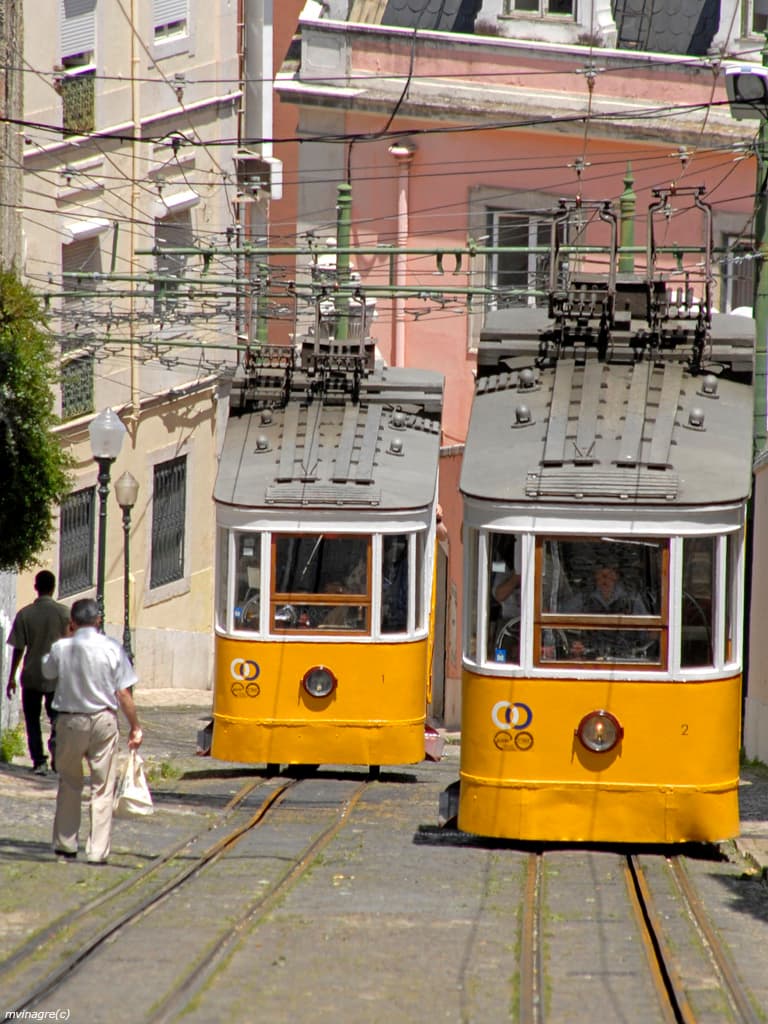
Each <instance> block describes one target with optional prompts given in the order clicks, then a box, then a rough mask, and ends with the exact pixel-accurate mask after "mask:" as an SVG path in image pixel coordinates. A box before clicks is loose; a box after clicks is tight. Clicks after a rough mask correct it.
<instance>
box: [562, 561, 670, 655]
mask: <svg viewBox="0 0 768 1024" xmlns="http://www.w3.org/2000/svg"><path fill="white" fill-rule="evenodd" d="M568 611H570V612H573V613H575V614H581V615H632V616H635V615H648V608H647V606H646V604H645V601H644V600H643V598H642V597H641V595H640V594H639V593H638V592H637V591H636V590H632V589H630V587H629V586H627V585H626V583H625V582H624V580H623V579H622V576H621V572H620V570H619V566H618V564H617V563H616V562H612V561H599V562H597V563H596V564H595V568H594V580H593V586H592V589H591V590H589V591H587V592H586V593H582V594H579V595H577V596H576V597H575V598H574V600H573V602H572V603H571V605H570V606H569V608H568ZM569 632H570V631H569ZM650 639H651V638H650V637H649V635H648V633H647V632H646V631H644V630H635V629H615V628H614V629H594V628H590V629H584V630H578V631H574V632H572V633H571V635H570V637H569V640H568V657H570V658H576V659H585V660H588V661H594V660H600V661H603V660H610V661H613V660H615V661H623V660H631V661H637V660H645V655H646V654H647V651H646V648H647V646H648V644H649V642H650ZM549 645H550V648H551V640H550V641H549ZM543 653H544V657H545V658H546V657H552V656H553V654H554V652H551V653H549V654H548V652H547V638H545V648H544V652H543Z"/></svg>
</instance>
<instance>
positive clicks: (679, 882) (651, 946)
mask: <svg viewBox="0 0 768 1024" xmlns="http://www.w3.org/2000/svg"><path fill="white" fill-rule="evenodd" d="M647 863H648V862H647V858H644V857H642V856H637V855H630V856H628V857H627V869H626V870H627V886H628V889H629V891H630V894H631V896H632V897H633V904H634V905H635V907H636V910H637V913H638V918H639V920H642V922H643V925H644V927H643V928H642V929H641V933H642V935H643V939H644V941H645V943H646V950H647V952H648V959H649V963H650V964H651V970H652V973H653V975H654V980H655V982H656V983H657V990H658V993H659V1001H660V1005H661V1006H662V1008H663V1010H664V1012H665V1017H666V1019H667V1020H669V1021H671V1022H673V1024H697V1021H698V1020H699V1019H700V1014H699V1012H698V1011H697V1009H696V1006H695V1002H694V998H693V996H692V995H690V994H689V988H690V986H689V981H688V978H689V977H690V971H686V967H685V965H684V964H683V963H682V962H681V958H680V957H679V956H678V954H677V953H676V952H674V947H673V943H672V941H671V936H670V933H669V927H668V925H667V924H666V922H665V915H664V914H662V913H661V911H660V909H659V901H658V899H657V897H656V895H655V891H654V886H653V885H651V884H649V882H648V878H647V872H646V869H645V868H644V865H645V864H647ZM660 863H663V864H664V865H665V869H666V872H667V877H668V879H669V881H670V883H671V885H672V886H673V888H674V892H675V895H676V898H677V900H678V901H679V904H680V906H681V908H682V909H683V911H684V913H685V914H686V915H687V916H688V918H689V919H690V921H691V922H692V923H693V925H694V928H695V931H696V933H697V934H698V936H699V938H700V946H699V963H700V970H701V971H702V973H704V972H706V971H707V969H708V970H709V972H710V976H711V977H712V979H713V980H714V981H715V982H716V984H717V987H718V990H719V991H720V992H721V993H722V995H723V996H724V997H725V999H726V1000H727V1003H728V1007H729V1011H730V1018H729V1019H730V1020H732V1021H734V1022H736V1024H760V1022H761V1020H762V1019H763V1018H762V1017H760V1016H758V1014H757V1012H756V1011H755V1009H754V1008H753V1007H752V1004H751V1003H750V1000H749V994H748V992H747V990H746V988H745V986H744V984H743V983H742V981H741V979H740V977H739V974H738V972H737V970H736V968H735V966H734V964H733V962H732V959H731V955H730V953H729V951H728V948H727V947H726V945H725V943H724V942H723V941H722V940H721V938H720V936H719V935H718V933H717V931H716V930H715V928H714V927H713V925H712V922H711V921H710V918H709V915H708V914H707V912H706V910H705V908H704V905H703V903H702V901H701V900H700V898H699V896H698V893H697V892H696V889H695V888H694V886H693V884H692V883H691V880H690V878H689V877H688V873H687V871H686V869H685V860H684V858H683V857H682V856H680V855H679V854H675V855H672V856H667V857H665V858H663V860H662V859H661V858H654V868H656V867H657V866H658V865H659V864H660Z"/></svg>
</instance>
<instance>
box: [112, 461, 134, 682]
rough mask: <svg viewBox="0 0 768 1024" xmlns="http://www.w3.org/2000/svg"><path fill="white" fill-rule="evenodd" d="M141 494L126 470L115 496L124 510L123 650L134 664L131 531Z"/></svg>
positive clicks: (116, 488)
mask: <svg viewBox="0 0 768 1024" xmlns="http://www.w3.org/2000/svg"><path fill="white" fill-rule="evenodd" d="M138 496H139V482H138V480H136V478H135V477H134V476H132V475H131V474H130V473H128V472H126V473H123V475H122V476H121V477H120V479H119V480H118V481H117V483H116V484H115V497H116V498H117V503H118V505H119V506H120V508H121V509H122V510H123V650H124V651H125V653H126V655H127V656H128V660H129V661H130V662H131V664H133V647H132V645H131V621H130V598H131V584H130V575H129V569H130V531H131V510H132V509H133V506H134V505H135V504H136V499H137V498H138Z"/></svg>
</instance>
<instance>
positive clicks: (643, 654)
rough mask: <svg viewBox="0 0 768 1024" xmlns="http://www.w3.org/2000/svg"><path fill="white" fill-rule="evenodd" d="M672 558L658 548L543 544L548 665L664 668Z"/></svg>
mask: <svg viewBox="0 0 768 1024" xmlns="http://www.w3.org/2000/svg"><path fill="white" fill-rule="evenodd" d="M666 554H667V548H666V542H664V541H657V540H640V539H632V540H629V539H626V540H622V539H621V538H600V539H597V538H584V539H568V540H561V539H554V538H551V539H546V538H545V539H542V540H541V541H539V545H538V565H539V572H540V581H541V583H540V593H539V602H538V603H539V607H540V615H539V617H538V622H537V638H538V639H539V643H540V650H541V655H540V657H541V660H542V661H563V660H569V661H588V662H604V661H611V662H623V663H631V664H637V663H645V664H648V665H658V664H659V663H660V662H661V660H662V657H663V656H665V652H666V630H665V629H664V628H662V627H663V626H665V622H664V617H663V611H664V609H663V601H662V595H663V592H664V590H663V578H664V566H665V564H666ZM632 620H636V621H632Z"/></svg>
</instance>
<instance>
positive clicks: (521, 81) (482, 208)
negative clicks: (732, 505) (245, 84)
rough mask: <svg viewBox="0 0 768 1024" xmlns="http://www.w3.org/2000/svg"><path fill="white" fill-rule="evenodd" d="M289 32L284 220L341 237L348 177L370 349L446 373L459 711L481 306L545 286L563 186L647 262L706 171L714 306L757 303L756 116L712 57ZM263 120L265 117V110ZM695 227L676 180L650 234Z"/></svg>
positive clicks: (447, 36) (355, 27) (450, 689)
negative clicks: (290, 195)
mask: <svg viewBox="0 0 768 1024" xmlns="http://www.w3.org/2000/svg"><path fill="white" fill-rule="evenodd" d="M505 28H506V30H507V32H509V26H508V25H506V26H505ZM300 40H301V45H300V50H298V49H297V50H296V52H292V53H291V54H290V55H289V57H288V58H287V59H286V61H285V62H284V63H283V66H282V69H281V72H280V74H279V75H278V79H277V82H276V90H277V91H278V93H279V95H280V97H281V99H282V101H283V105H285V106H288V107H289V109H290V110H291V111H292V116H293V117H295V116H296V114H295V112H296V111H298V118H297V122H296V123H297V131H298V137H299V139H300V140H301V142H300V144H299V147H298V158H297V167H296V218H297V225H296V226H297V235H298V237H299V238H300V239H302V238H311V239H317V240H320V241H321V242H326V243H327V241H328V239H332V238H333V237H334V236H335V233H336V216H337V215H336V199H337V189H338V185H339V184H340V183H341V182H345V183H347V184H348V185H349V186H350V188H351V196H352V208H351V237H350V248H351V249H354V250H357V251H355V252H353V253H352V254H351V257H350V259H351V263H352V265H353V267H354V270H355V271H356V272H357V273H358V274H359V275H360V282H361V287H362V290H363V293H364V294H365V295H366V296H371V297H375V299H376V310H377V315H376V319H375V321H374V323H373V327H372V330H371V333H372V334H373V336H374V337H375V339H376V342H377V347H378V351H379V353H380V355H381V357H382V358H383V359H385V360H386V361H387V362H388V363H390V364H393V365H394V364H402V365H408V366H419V367H428V368H436V369H439V370H441V371H442V372H443V373H444V374H445V377H446V403H445V415H444V420H443V459H442V466H441V501H442V505H443V508H444V511H445V517H446V522H447V524H448V528H449V534H450V556H449V562H448V578H447V584H446V593H445V595H444V596H445V600H446V636H445V679H444V694H443V697H444V699H443V708H442V710H443V715H444V722H445V724H446V725H447V726H453V725H456V724H457V723H458V721H459V715H460V706H459V704H460V696H459V694H460V684H459V681H460V675H461V640H460V622H461V613H462V609H461V593H462V586H461V578H462V550H461V544H462V529H461V527H462V524H461V501H460V495H459V491H458V479H459V470H460V466H461V457H462V446H463V441H464V438H465V434H466V428H467V423H468V418H469V411H470V405H471V401H472V394H473V387H474V374H475V366H476V355H477V345H478V342H479V340H480V336H481V333H482V331H483V328H484V324H485V322H486V318H487V317H488V316H489V314H491V313H493V312H495V311H497V310H498V309H500V308H503V307H506V306H510V307H512V308H514V307H515V306H516V305H517V306H520V305H523V306H525V305H528V306H530V305H537V304H541V303H544V304H546V301H547V300H546V267H547V257H546V252H544V251H542V250H543V249H544V248H545V247H546V245H547V244H548V241H549V238H550V230H551V229H550V223H551V217H550V213H551V211H552V210H553V209H554V208H555V207H556V206H557V203H558V201H559V199H560V198H561V197H564V198H567V199H571V200H573V199H576V198H577V197H581V198H582V199H583V200H585V201H609V202H610V203H611V204H612V205H613V208H614V209H615V210H616V212H617V214H618V213H619V209H620V205H621V202H620V201H621V199H622V196H624V201H625V205H624V213H625V229H624V230H625V231H626V232H628V234H625V235H624V236H623V237H624V238H625V239H627V238H630V239H632V249H631V252H630V251H629V250H628V251H627V252H626V253H625V258H631V259H632V260H633V261H634V267H635V269H636V271H638V272H640V273H642V272H643V271H644V270H645V264H646V255H645V246H646V241H647V236H646V224H647V218H646V211H647V209H648V206H649V204H650V203H651V202H652V201H653V200H654V192H653V190H654V189H655V188H660V187H661V188H668V187H669V186H670V185H673V186H675V187H678V188H680V189H685V188H689V187H693V186H703V188H704V189H705V197H706V199H707V201H708V202H709V203H711V204H712V210H713V222H712V225H713V241H714V247H715V257H714V261H713V271H714V279H715V307H716V308H717V309H718V310H720V311H722V312H728V311H732V310H733V309H735V308H738V307H743V306H751V289H752V283H751V281H752V277H751V271H752V264H751V262H750V259H751V256H752V253H753V241H752V237H753V223H752V222H753V213H754V202H755V201H754V192H755V165H754V161H753V160H751V159H747V158H746V157H747V156H748V151H747V150H746V149H745V144H749V142H750V140H751V138H752V136H753V135H754V131H755V127H756V122H751V123H750V122H743V121H737V120H735V119H734V118H733V117H732V115H731V112H730V108H729V105H728V102H727V97H726V92H725V86H724V70H723V63H722V60H721V58H720V57H719V56H718V57H697V58H690V57H684V56H677V55H670V54H659V53H656V54H651V53H646V52H639V51H628V50H616V49H607V48H605V47H602V48H593V46H592V45H577V44H573V43H548V42H540V41H532V40H530V39H518V38H510V37H502V36H496V35H477V34H474V35H467V34H456V33H451V32H446V31H421V30H419V31H414V30H412V29H409V28H398V27H393V26H391V25H382V24H380V23H376V24H360V23H357V24H353V23H350V22H346V21H342V20H338V21H333V20H329V19H328V17H327V16H324V15H323V12H322V9H321V7H320V5H319V4H315V3H311V2H310V3H308V4H307V5H306V7H305V8H304V11H303V13H302V16H301V18H300ZM277 123H278V132H277V133H278V134H279V115H278V122H277ZM681 205H682V204H681ZM274 212H275V208H274V207H273V215H274ZM585 215H587V214H586V213H585ZM701 232H702V227H701V222H700V220H698V219H695V218H690V217H687V216H682V215H679V210H677V209H676V204H675V202H674V197H673V200H672V202H671V204H670V212H669V216H668V217H667V218H665V219H664V221H663V235H664V237H663V239H662V241H663V244H664V245H666V246H672V245H679V246H681V247H686V246H696V245H700V244H701V242H702V235H701ZM389 249H394V250H395V251H394V252H388V251H387V250H389ZM493 249H506V250H507V251H502V252H498V251H497V252H493V251H491V252H489V251H488V250H493ZM371 250H376V251H371ZM537 250H538V251H537ZM309 262H310V261H309V260H307V261H304V265H303V272H304V273H306V274H308V273H309V270H308V266H309ZM299 263H300V264H301V260H299ZM301 273H302V266H297V275H300V274H301ZM500 471H501V468H500Z"/></svg>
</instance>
